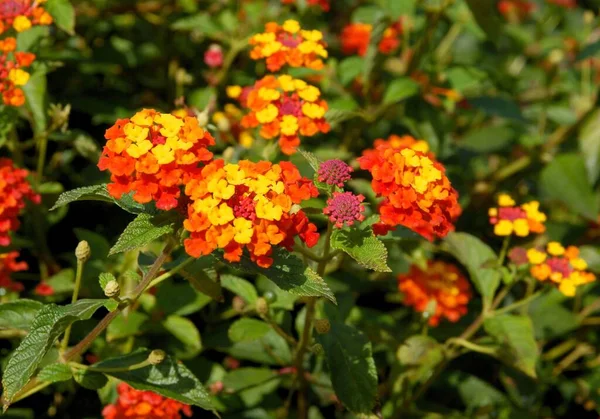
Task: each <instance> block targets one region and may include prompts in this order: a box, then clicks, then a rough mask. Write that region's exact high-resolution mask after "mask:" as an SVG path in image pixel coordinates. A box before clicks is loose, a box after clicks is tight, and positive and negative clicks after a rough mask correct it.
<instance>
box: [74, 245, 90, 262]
mask: <svg viewBox="0 0 600 419" xmlns="http://www.w3.org/2000/svg"><path fill="white" fill-rule="evenodd" d="M91 254H92V250H91V249H90V245H89V244H88V242H86V241H85V240H82V241H80V242H79V244H78V245H77V247H76V248H75V256H76V257H77V261H78V262H85V261H86V260H88V259H89V258H90V256H91Z"/></svg>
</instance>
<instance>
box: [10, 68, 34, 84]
mask: <svg viewBox="0 0 600 419" xmlns="http://www.w3.org/2000/svg"><path fill="white" fill-rule="evenodd" d="M8 79H9V80H10V81H12V82H13V83H14V84H15V86H24V85H25V84H27V82H28V81H29V73H28V72H26V71H23V70H21V69H20V68H13V69H12V70H10V71H9V73H8Z"/></svg>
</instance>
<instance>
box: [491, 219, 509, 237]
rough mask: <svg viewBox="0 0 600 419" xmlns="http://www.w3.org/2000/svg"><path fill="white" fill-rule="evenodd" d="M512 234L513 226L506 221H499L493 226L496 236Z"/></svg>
mask: <svg viewBox="0 0 600 419" xmlns="http://www.w3.org/2000/svg"><path fill="white" fill-rule="evenodd" d="M512 232H513V224H512V223H511V222H510V221H508V220H500V221H498V223H496V224H495V225H494V234H495V235H496V236H510V235H511V234H512Z"/></svg>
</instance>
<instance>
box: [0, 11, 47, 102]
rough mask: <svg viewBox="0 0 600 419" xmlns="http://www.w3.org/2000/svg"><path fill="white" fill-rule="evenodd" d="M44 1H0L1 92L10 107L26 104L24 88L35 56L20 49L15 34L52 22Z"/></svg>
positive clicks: (3, 99)
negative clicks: (43, 5)
mask: <svg viewBox="0 0 600 419" xmlns="http://www.w3.org/2000/svg"><path fill="white" fill-rule="evenodd" d="M43 2H44V1H43V0H41V1H40V0H38V1H33V2H32V1H31V0H5V1H2V2H0V36H3V38H2V39H0V94H2V101H3V103H4V104H5V105H7V106H21V105H23V104H24V103H25V95H24V93H23V90H22V86H24V85H25V84H26V83H27V82H28V81H29V73H28V72H27V71H25V70H24V68H27V67H29V66H31V64H32V63H33V62H34V60H35V55H34V54H32V53H30V52H25V51H18V52H17V39H16V38H15V37H14V36H12V35H13V32H14V33H20V32H24V31H27V30H29V29H30V28H31V27H33V26H36V25H50V24H51V23H52V17H51V16H50V14H49V13H48V12H47V11H46V10H45V9H44V8H43V7H42V6H41V4H42V3H43Z"/></svg>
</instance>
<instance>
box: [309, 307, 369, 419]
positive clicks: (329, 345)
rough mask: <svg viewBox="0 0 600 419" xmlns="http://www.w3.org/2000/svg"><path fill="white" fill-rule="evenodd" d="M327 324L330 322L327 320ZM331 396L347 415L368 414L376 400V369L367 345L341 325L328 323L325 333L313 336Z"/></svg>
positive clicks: (355, 330)
mask: <svg viewBox="0 0 600 419" xmlns="http://www.w3.org/2000/svg"><path fill="white" fill-rule="evenodd" d="M330 321H331V319H330ZM317 340H318V342H319V343H320V344H321V345H323V349H324V350H325V358H326V359H327V365H328V366H329V374H330V376H331V383H332V384H333V389H334V390H335V394H336V395H337V397H338V398H339V400H340V401H341V402H342V404H343V405H344V406H346V407H347V408H348V410H350V411H351V412H355V413H370V412H371V411H372V409H373V407H374V406H375V399H376V397H377V370H376V368H375V361H374V360H373V350H372V348H371V342H369V341H368V339H367V338H366V337H365V335H364V334H363V333H362V332H361V331H359V330H357V329H355V328H353V327H351V326H348V325H345V324H344V323H341V322H337V321H331V330H330V331H329V333H326V334H323V335H319V334H317Z"/></svg>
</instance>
